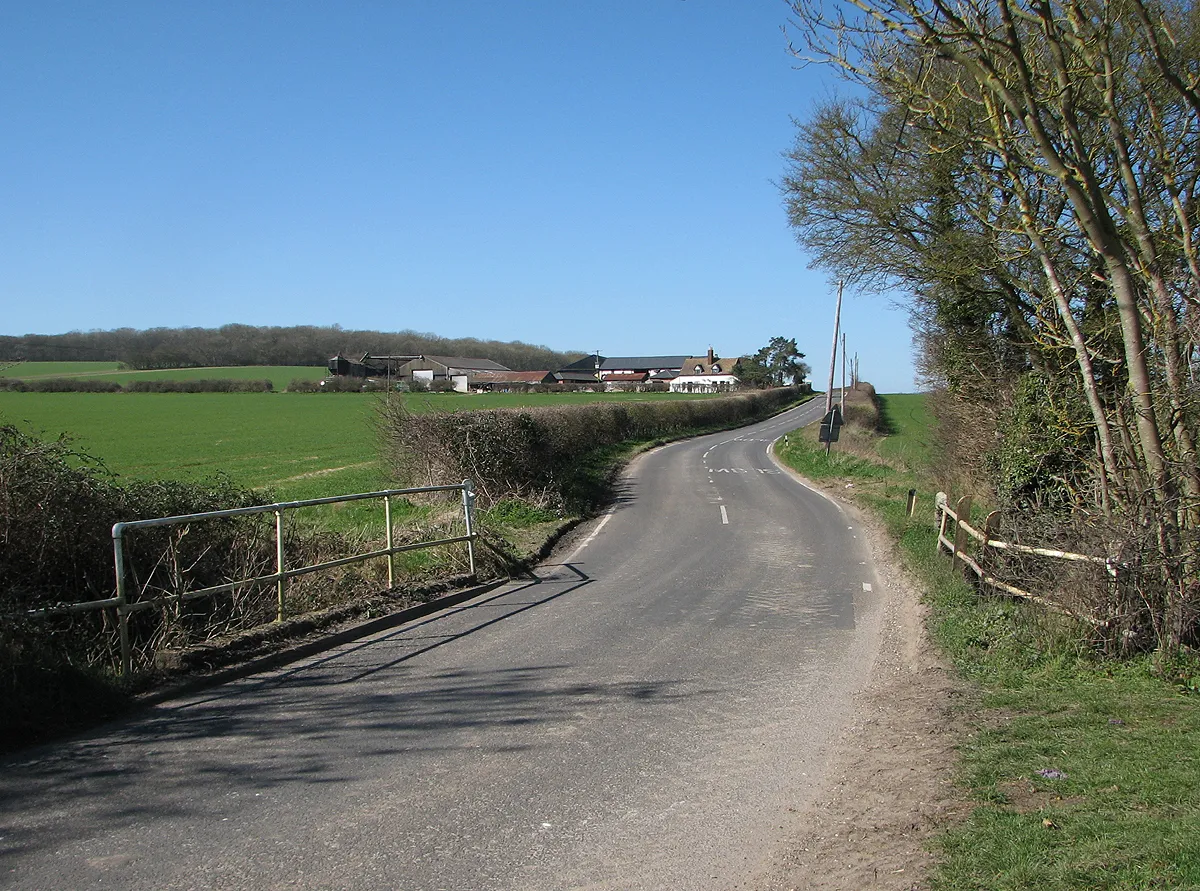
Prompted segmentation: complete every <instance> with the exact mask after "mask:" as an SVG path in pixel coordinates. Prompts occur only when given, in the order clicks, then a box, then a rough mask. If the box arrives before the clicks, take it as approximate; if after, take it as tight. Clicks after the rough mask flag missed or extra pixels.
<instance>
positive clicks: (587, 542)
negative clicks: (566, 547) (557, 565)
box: [563, 507, 617, 563]
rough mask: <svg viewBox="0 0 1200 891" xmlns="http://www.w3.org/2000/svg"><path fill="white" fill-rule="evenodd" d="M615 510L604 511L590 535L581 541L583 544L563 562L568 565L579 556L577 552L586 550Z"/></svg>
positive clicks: (611, 508)
mask: <svg viewBox="0 0 1200 891" xmlns="http://www.w3.org/2000/svg"><path fill="white" fill-rule="evenodd" d="M616 510H617V509H616V508H615V507H610V508H609V509H608V510H607V511H605V513H604V516H603V517H601V518H600V522H599V523H598V524H597V525H596V528H595V529H593V530H592V533H591V535H589V536H588V537H587V538H585V539H584V540H583V542H582V543H581V544H580V545H579V547H577V548H576V549H575V550H574V551H573V552H572V553H571V556H570V557H568V558H567V559H566V560H565V561H563V562H564V563H570V562H571V561H572V560H574V559H575V558H576V557H577V556H579V552H580V551H582V550H583V549H584V548H586V547H587V546H588V545H590V544H591V543H592V539H593V538H595V537H596V536H597V535H599V534H600V530H601V529H603V528H604V527H605V525H606V524H607V523H608V521H609V520H611V519H612V517H613V514H614V513H616Z"/></svg>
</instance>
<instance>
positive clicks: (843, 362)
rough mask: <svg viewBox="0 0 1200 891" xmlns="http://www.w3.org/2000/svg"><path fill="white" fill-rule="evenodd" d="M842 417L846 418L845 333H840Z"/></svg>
mask: <svg viewBox="0 0 1200 891" xmlns="http://www.w3.org/2000/svg"><path fill="white" fill-rule="evenodd" d="M842 417H843V418H844V417H846V332H845V331H843V332H842Z"/></svg>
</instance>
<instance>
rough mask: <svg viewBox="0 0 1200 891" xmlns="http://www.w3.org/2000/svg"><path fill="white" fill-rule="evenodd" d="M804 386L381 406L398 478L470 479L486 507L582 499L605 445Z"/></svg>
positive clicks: (747, 410)
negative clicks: (458, 407)
mask: <svg viewBox="0 0 1200 891" xmlns="http://www.w3.org/2000/svg"><path fill="white" fill-rule="evenodd" d="M805 392H807V390H806V389H802V388H799V387H786V388H779V389H774V390H760V391H754V392H751V393H746V394H740V395H737V396H729V397H725V398H721V399H704V400H698V399H697V400H692V399H686V400H677V401H672V402H626V403H615V402H601V403H591V404H586V405H565V406H555V407H540V408H514V409H493V410H488V411H470V412H433V413H428V414H414V413H412V412H410V411H408V410H407V409H406V408H405V407H404V404H403V401H402V400H393V401H392V402H390V403H385V404H384V405H383V406H382V407H381V413H382V424H381V433H382V436H383V441H384V452H385V458H386V459H387V461H388V462H389V464H390V467H391V471H392V473H393V475H394V477H395V478H396V480H397V483H398V484H400V485H406V486H408V485H411V486H418V485H444V484H448V483H455V482H459V481H461V480H463V479H471V480H473V481H474V483H475V486H476V490H477V491H478V493H479V495H480V498H481V500H482V502H483V503H484V504H485V505H487V504H491V503H495V502H498V501H501V500H503V499H505V498H525V499H534V500H543V501H550V502H555V503H559V504H564V503H570V502H572V501H573V500H575V499H576V498H577V497H578V493H579V489H578V484H579V481H580V475H581V473H585V472H587V471H588V469H589V462H590V461H592V460H593V459H594V458H595V457H596V456H597V455H599V454H602V453H603V452H605V451H606V450H611V449H613V448H614V447H617V446H620V445H621V444H623V443H627V442H647V441H653V440H656V439H664V438H669V437H675V436H680V435H685V434H688V433H694V432H699V431H702V430H708V429H715V428H721V427H732V426H736V425H738V424H743V423H748V422H750V421H753V420H756V419H758V418H762V417H765V416H767V415H770V414H772V413H773V412H775V411H777V410H778V409H780V408H783V407H784V406H786V405H788V404H789V403H791V402H794V401H796V400H797V399H798V398H800V396H801V395H803V393H805Z"/></svg>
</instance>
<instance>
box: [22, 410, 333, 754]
mask: <svg viewBox="0 0 1200 891" xmlns="http://www.w3.org/2000/svg"><path fill="white" fill-rule="evenodd" d="M260 497H261V493H255V492H252V491H251V490H248V489H244V488H241V487H239V486H236V485H234V484H233V483H231V482H228V481H223V480H218V481H215V482H211V483H208V484H194V483H181V482H173V481H133V482H127V483H119V482H118V481H117V480H116V479H115V478H114V477H113V476H112V475H111V474H110V473H108V472H107V471H106V470H105V468H104V467H103V466H102V465H101V464H99V463H98V462H96V461H95V460H94V459H92V458H90V457H89V456H87V455H86V454H84V453H82V452H80V451H78V450H77V449H75V448H74V447H72V445H71V443H70V441H69V440H67V439H58V440H53V441H45V440H42V439H40V438H39V437H37V436H34V435H32V434H31V433H28V432H25V431H22V430H20V429H18V428H17V427H14V426H10V425H4V426H0V749H2V748H5V747H8V746H11V745H14V744H19V743H21V742H23V741H27V740H29V739H33V738H36V737H38V736H40V735H42V734H43V733H44V732H45V731H46V730H48V729H50V728H49V727H48V725H49V724H50V723H52V722H59V723H60V724H61V722H63V721H68V722H70V721H82V720H87V719H90V718H94V716H95V715H96V714H97V711H98V710H99V712H101V713H103V712H104V711H105V710H107V709H109V708H112V707H114V706H115V705H116V704H118V703H120V702H121V701H123V694H122V690H121V687H120V686H119V685H115V684H114V682H113V678H112V676H111V673H110V672H111V668H112V666H113V665H114V664H116V663H117V661H118V659H117V651H116V648H117V639H116V635H115V634H114V633H113V621H114V620H113V616H112V615H111V610H96V611H89V612H77V613H71V614H57V615H34V614H33V611H38V610H47V609H51V608H56V607H59V606H61V605H64V604H74V603H82V602H85V601H93V600H103V599H106V598H109V597H112V596H113V593H114V589H115V580H114V574H113V544H112V538H111V529H112V526H113V524H114V523H116V522H120V521H129V520H136V519H146V518H151V517H164V516H178V515H181V514H189V513H199V512H202V511H210V510H220V509H225V508H232V507H247V506H250V505H253V504H258V503H261V502H260ZM268 520H269V517H268ZM125 544H126V556H127V565H128V567H129V580H130V595H129V596H130V600H131V601H134V600H139V599H149V598H153V597H159V596H162V595H163V594H166V593H169V592H171V591H173V590H174V588H175V583H176V581H177V579H178V578H180V577H181V575H182V574H184V573H186V577H187V580H188V581H187V584H188V585H190V586H191V587H194V588H199V587H202V586H207V585H214V584H220V583H222V582H225V581H227V580H228V579H230V578H246V577H249V576H253V575H261V574H267V573H270V572H271V571H272V570H273V560H274V541H273V537H272V529H271V527H270V523H269V522H264V521H260V520H259V519H258V518H257V517H241V518H232V519H227V520H220V521H210V522H205V523H203V524H192V525H188V526H180V527H170V528H161V529H158V528H153V529H139V530H137V531H136V534H131V535H128V536H127V537H126V542H125ZM335 546H336V545H335V544H333V543H331V544H330V545H329V548H330V549H332V548H334V547H335ZM324 547H325V543H324V542H323V541H322V539H321V538H320V537H319V536H315V535H312V534H303V533H301V532H294V533H292V534H290V535H289V536H288V538H287V539H286V540H285V548H286V550H287V551H288V554H289V559H291V560H297V559H307V558H308V557H310V556H311V555H312V554H313V552H316V551H320V550H322V549H324ZM292 565H295V564H292ZM273 618H274V598H273V596H272V593H271V589H270V586H258V587H257V588H255V587H253V586H249V587H247V589H245V590H241V591H237V592H232V593H230V594H228V595H221V596H217V597H212V598H204V599H199V600H194V601H190V602H187V603H183V602H180V601H178V600H174V601H169V602H166V603H164V604H162V605H160V606H157V607H155V608H151V609H146V610H143V611H140V612H137V613H134V614H132V615H131V616H130V629H129V630H130V637H131V641H132V645H133V655H134V667H135V669H137V670H139V671H144V670H145V669H147V668H150V667H152V666H153V665H154V660H155V655H156V653H157V652H158V651H159V650H160V649H162V648H163V647H168V646H180V645H184V644H187V643H191V642H195V641H197V640H204V639H207V638H208V637H210V636H212V635H213V634H217V633H224V632H227V631H231V630H236V629H241V628H246V627H252V626H254V625H258V624H260V623H262V622H264V621H270V620H271V619H273Z"/></svg>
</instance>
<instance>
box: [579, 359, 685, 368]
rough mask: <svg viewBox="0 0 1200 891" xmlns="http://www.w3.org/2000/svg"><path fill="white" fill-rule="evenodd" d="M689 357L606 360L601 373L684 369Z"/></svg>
mask: <svg viewBox="0 0 1200 891" xmlns="http://www.w3.org/2000/svg"><path fill="white" fill-rule="evenodd" d="M687 359H688V357H687V356H621V357H617V358H613V359H605V360H604V364H603V365H601V366H600V370H601V371H621V370H629V371H648V370H650V369H651V368H682V367H683V363H684V362H686V361H687Z"/></svg>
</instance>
